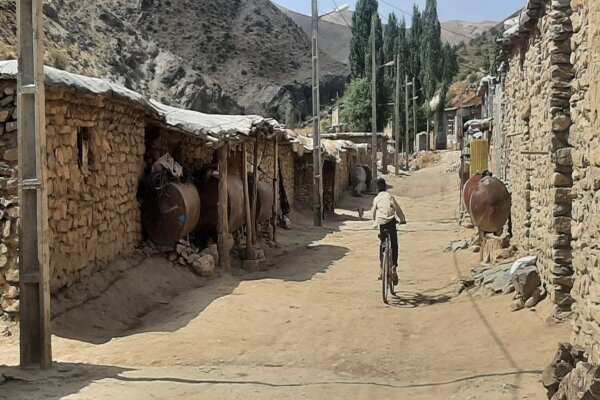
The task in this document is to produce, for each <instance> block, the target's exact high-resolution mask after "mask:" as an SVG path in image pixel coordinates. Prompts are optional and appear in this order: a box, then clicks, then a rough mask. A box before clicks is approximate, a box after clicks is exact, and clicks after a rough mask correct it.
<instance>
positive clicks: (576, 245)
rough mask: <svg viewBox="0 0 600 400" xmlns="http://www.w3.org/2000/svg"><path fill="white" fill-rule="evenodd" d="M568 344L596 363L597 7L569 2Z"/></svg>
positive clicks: (599, 289)
mask: <svg viewBox="0 0 600 400" xmlns="http://www.w3.org/2000/svg"><path fill="white" fill-rule="evenodd" d="M571 4H572V7H573V16H572V20H573V29H574V32H575V33H574V36H573V40H572V45H573V54H572V62H573V65H574V71H575V80H574V82H573V96H572V98H571V116H572V118H573V127H572V129H571V134H570V136H569V140H570V142H571V144H572V146H573V164H574V166H573V180H574V185H573V224H572V232H573V242H572V243H573V266H574V268H575V272H576V278H575V284H574V287H573V290H572V295H573V297H574V299H575V301H576V304H574V305H573V310H574V311H575V319H574V321H573V332H574V341H575V343H576V344H579V345H582V346H584V347H585V349H586V350H587V351H588V353H589V355H590V361H591V362H593V363H595V364H600V237H599V236H600V135H599V134H598V133H599V132H600V121H599V120H598V112H599V111H600V82H598V79H597V77H598V76H599V74H600V63H599V61H600V3H599V2H597V1H583V0H573V1H572V3H571Z"/></svg>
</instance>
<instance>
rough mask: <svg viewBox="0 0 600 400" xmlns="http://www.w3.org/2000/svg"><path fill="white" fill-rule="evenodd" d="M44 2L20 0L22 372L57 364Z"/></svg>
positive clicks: (18, 12)
mask: <svg viewBox="0 0 600 400" xmlns="http://www.w3.org/2000/svg"><path fill="white" fill-rule="evenodd" d="M42 6H43V1H42V0H20V1H18V2H17V24H18V29H17V35H18V53H19V72H18V76H17V81H18V82H17V85H18V91H17V109H18V142H19V144H18V147H19V150H18V151H19V202H20V207H21V232H20V235H19V277H20V313H19V316H20V325H21V326H20V331H21V333H20V342H19V343H20V356H21V367H22V368H32V367H40V368H50V367H51V366H52V348H51V329H50V266H49V247H48V238H49V230H48V195H47V188H46V163H47V159H46V133H45V129H46V111H45V89H44V27H43V11H42Z"/></svg>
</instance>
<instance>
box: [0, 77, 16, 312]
mask: <svg viewBox="0 0 600 400" xmlns="http://www.w3.org/2000/svg"><path fill="white" fill-rule="evenodd" d="M16 117H17V114H16V84H15V83H14V81H1V80H0V154H2V157H1V158H0V314H3V313H8V314H9V315H10V314H15V313H17V312H18V311H19V300H18V299H19V232H18V229H19V224H20V220H19V198H18V174H19V173H18V169H17V122H16V119H17V118H16Z"/></svg>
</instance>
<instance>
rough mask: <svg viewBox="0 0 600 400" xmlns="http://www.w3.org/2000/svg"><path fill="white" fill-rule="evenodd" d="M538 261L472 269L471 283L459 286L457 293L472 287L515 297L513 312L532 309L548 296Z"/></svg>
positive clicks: (466, 281)
mask: <svg viewBox="0 0 600 400" xmlns="http://www.w3.org/2000/svg"><path fill="white" fill-rule="evenodd" d="M535 260H536V258H523V259H520V260H517V261H516V262H514V263H513V262H510V263H507V264H502V265H499V266H490V265H486V266H482V267H480V268H476V269H473V270H472V276H471V278H470V279H463V280H461V281H460V282H459V286H458V293H459V294H460V293H462V292H464V291H465V290H468V289H469V288H472V287H481V288H483V289H484V290H485V291H486V293H487V294H489V295H496V294H501V293H502V294H510V293H514V302H513V303H512V304H511V307H510V308H511V310H512V311H518V310H521V309H523V308H525V307H527V308H533V307H535V306H536V305H537V304H538V303H539V302H540V301H541V300H542V299H544V297H545V296H546V292H545V289H544V288H543V286H542V282H541V280H540V276H539V274H538V271H537V268H536V265H535Z"/></svg>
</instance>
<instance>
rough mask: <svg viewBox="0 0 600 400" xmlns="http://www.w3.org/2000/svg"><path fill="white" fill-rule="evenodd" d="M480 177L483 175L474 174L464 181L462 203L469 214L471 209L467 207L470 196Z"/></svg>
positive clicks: (469, 202)
mask: <svg viewBox="0 0 600 400" xmlns="http://www.w3.org/2000/svg"><path fill="white" fill-rule="evenodd" d="M482 178H483V175H474V176H472V177H471V178H470V179H469V180H468V181H467V183H465V187H464V190H463V204H464V206H465V208H466V209H467V211H468V212H469V214H470V213H471V209H470V208H469V205H470V204H471V196H472V195H473V191H474V190H475V188H476V187H477V185H478V184H479V182H480V181H481V179H482Z"/></svg>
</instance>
